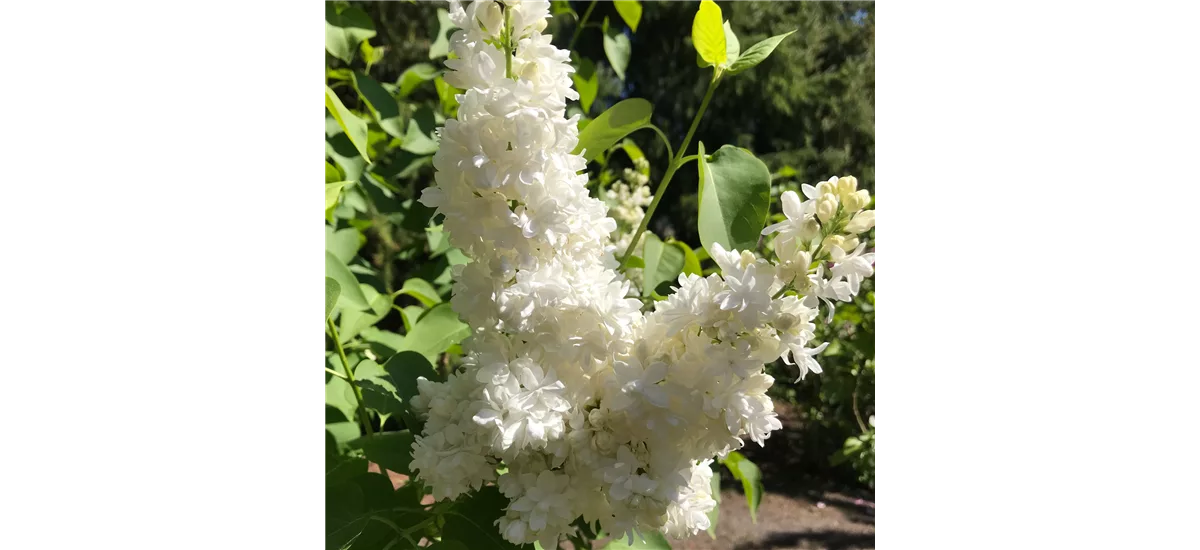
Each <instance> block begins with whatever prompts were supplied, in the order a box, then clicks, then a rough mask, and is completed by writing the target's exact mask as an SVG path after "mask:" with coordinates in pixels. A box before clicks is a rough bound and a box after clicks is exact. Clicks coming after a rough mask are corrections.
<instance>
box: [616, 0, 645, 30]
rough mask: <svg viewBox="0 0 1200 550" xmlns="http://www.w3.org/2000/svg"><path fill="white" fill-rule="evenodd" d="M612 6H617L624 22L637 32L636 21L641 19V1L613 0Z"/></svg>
mask: <svg viewBox="0 0 1200 550" xmlns="http://www.w3.org/2000/svg"><path fill="white" fill-rule="evenodd" d="M613 7H614V8H617V13H618V14H620V15H621V19H623V20H625V24H626V25H629V28H631V29H633V32H637V27H638V22H639V21H641V20H642V3H641V2H638V0H614V1H613Z"/></svg>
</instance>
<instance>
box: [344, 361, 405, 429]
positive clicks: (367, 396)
mask: <svg viewBox="0 0 1200 550" xmlns="http://www.w3.org/2000/svg"><path fill="white" fill-rule="evenodd" d="M354 380H355V383H356V384H358V388H359V389H360V390H362V396H363V406H365V407H366V408H367V409H368V410H372V411H375V412H377V413H379V416H380V422H384V421H386V420H387V418H388V417H389V416H392V415H394V414H401V413H403V410H404V406H403V405H402V404H401V402H400V398H399V397H397V396H396V387H395V384H393V383H392V379H391V377H390V376H388V374H387V372H386V371H384V370H383V367H381V366H380V365H379V363H376V362H374V361H371V360H370V359H363V360H362V361H359V362H358V366H357V367H354ZM353 391H354V390H353V389H347V390H346V392H347V393H348V399H353V398H354V393H353Z"/></svg>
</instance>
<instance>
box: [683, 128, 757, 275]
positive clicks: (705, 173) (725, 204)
mask: <svg viewBox="0 0 1200 550" xmlns="http://www.w3.org/2000/svg"><path fill="white" fill-rule="evenodd" d="M699 150H700V152H699V155H698V157H697V158H698V161H699V162H698V166H699V170H700V216H699V220H698V223H697V229H698V230H699V233H700V244H701V245H702V246H703V247H704V249H705V250H709V247H711V246H712V244H713V243H721V246H723V247H725V249H726V250H733V249H738V250H748V249H752V248H754V247H755V246H757V244H758V237H759V233H760V232H761V231H762V228H763V227H764V226H765V225H766V222H767V214H768V210H769V206H770V202H771V172H770V170H768V169H767V165H766V164H763V162H762V161H761V160H758V159H757V158H755V156H754V154H753V153H751V152H750V151H747V150H746V149H742V148H740V147H734V146H732V145H725V146H722V147H721V148H720V149H718V150H717V152H715V153H713V154H712V158H711V159H707V158H706V157H705V154H704V144H703V143H700V144H699ZM709 252H710V253H711V250H709Z"/></svg>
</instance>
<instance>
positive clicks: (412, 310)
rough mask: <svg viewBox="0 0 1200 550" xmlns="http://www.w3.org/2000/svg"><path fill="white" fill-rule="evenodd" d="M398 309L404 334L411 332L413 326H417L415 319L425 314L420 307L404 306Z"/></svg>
mask: <svg viewBox="0 0 1200 550" xmlns="http://www.w3.org/2000/svg"><path fill="white" fill-rule="evenodd" d="M399 309H400V317H401V321H403V322H404V332H405V333H408V332H412V328H413V325H415V324H417V319H420V318H421V315H422V314H424V313H425V308H423V307H421V306H404V307H402V308H399Z"/></svg>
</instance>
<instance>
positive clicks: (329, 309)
mask: <svg viewBox="0 0 1200 550" xmlns="http://www.w3.org/2000/svg"><path fill="white" fill-rule="evenodd" d="M341 293H342V287H341V285H339V284H338V282H337V281H336V280H334V279H331V278H329V277H325V318H326V319H328V318H329V314H330V313H333V306H335V305H337V300H338V295H339V294H341Z"/></svg>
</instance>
